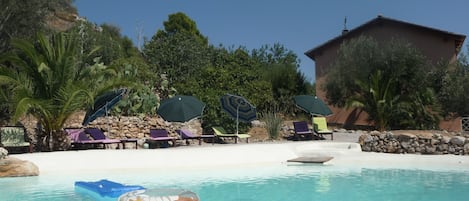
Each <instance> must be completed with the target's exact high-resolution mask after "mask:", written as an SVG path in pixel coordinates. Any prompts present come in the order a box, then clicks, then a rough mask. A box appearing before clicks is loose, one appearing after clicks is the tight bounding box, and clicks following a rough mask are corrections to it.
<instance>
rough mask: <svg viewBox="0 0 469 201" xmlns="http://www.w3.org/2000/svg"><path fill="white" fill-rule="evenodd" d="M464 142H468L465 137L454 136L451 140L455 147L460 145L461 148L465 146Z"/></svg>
mask: <svg viewBox="0 0 469 201" xmlns="http://www.w3.org/2000/svg"><path fill="white" fill-rule="evenodd" d="M464 141H466V138H465V137H462V136H454V137H452V138H451V140H450V141H449V142H450V143H451V144H454V145H459V146H463V145H464Z"/></svg>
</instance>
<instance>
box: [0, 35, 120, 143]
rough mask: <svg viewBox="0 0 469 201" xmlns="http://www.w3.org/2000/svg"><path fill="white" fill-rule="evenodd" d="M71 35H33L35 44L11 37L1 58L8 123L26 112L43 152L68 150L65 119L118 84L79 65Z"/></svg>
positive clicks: (100, 68)
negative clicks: (34, 124) (35, 123)
mask: <svg viewBox="0 0 469 201" xmlns="http://www.w3.org/2000/svg"><path fill="white" fill-rule="evenodd" d="M77 42H78V41H77V40H76V38H75V37H73V35H66V34H65V33H59V34H55V35H53V36H51V37H50V38H47V37H46V36H44V35H43V34H38V36H37V41H36V42H35V43H32V42H29V41H26V40H20V39H15V40H13V41H12V45H13V47H15V48H16V49H17V51H15V52H13V53H11V54H9V55H6V56H4V57H2V60H3V61H2V62H1V63H2V64H4V65H3V66H1V68H0V84H1V85H3V86H4V88H3V90H8V91H9V95H10V97H9V99H10V101H11V104H10V105H11V111H12V112H13V115H12V121H14V122H16V121H17V120H18V119H19V118H20V117H21V116H23V115H26V114H30V115H32V116H34V117H35V118H37V119H38V120H39V122H40V124H41V126H42V134H41V135H40V136H36V138H38V142H39V140H40V139H42V138H43V137H46V139H48V140H47V143H46V146H48V148H49V150H64V149H67V148H68V147H69V146H70V141H69V140H68V138H67V136H66V134H65V133H64V132H63V129H62V127H63V125H64V123H65V121H66V120H67V119H68V118H69V117H70V116H71V115H72V114H73V113H74V112H76V111H79V110H82V109H83V108H85V107H86V106H89V105H91V104H92V103H93V99H94V97H96V96H97V95H99V94H102V93H104V91H106V90H109V89H112V87H115V86H118V85H119V82H116V81H112V82H110V81H109V79H108V78H110V77H111V76H105V74H106V73H107V71H108V70H109V69H107V68H106V67H105V66H103V65H100V64H95V65H92V66H86V65H84V64H82V63H81V62H80V61H82V59H83V58H82V57H83V55H82V54H81V53H80V51H79V45H78V44H79V43H77Z"/></svg>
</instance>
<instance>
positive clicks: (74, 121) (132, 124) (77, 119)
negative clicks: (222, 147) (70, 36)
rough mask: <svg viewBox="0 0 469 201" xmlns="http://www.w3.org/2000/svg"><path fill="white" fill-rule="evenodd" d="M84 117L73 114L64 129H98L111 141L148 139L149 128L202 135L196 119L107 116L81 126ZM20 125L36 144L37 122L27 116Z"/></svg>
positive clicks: (80, 114)
mask: <svg viewBox="0 0 469 201" xmlns="http://www.w3.org/2000/svg"><path fill="white" fill-rule="evenodd" d="M84 116H85V112H78V113H76V114H74V115H73V116H72V117H70V118H69V120H68V121H67V122H66V123H65V125H64V128H85V127H95V128H100V129H101V130H103V131H104V133H105V135H106V136H107V137H108V138H111V139H128V138H138V139H144V138H146V137H149V135H150V128H165V129H167V130H168V132H169V135H170V136H173V137H177V133H176V129H180V128H185V129H189V130H190V131H192V132H193V133H199V134H200V133H202V126H201V122H200V120H198V119H195V120H192V121H189V122H186V123H184V124H183V123H178V122H166V121H164V120H163V119H162V118H160V117H149V116H143V117H137V116H129V117H127V116H108V117H98V118H97V119H96V120H94V121H93V122H91V123H90V124H89V125H87V126H83V125H82V121H83V119H84ZM21 123H22V125H23V126H24V127H25V128H26V131H27V134H28V135H29V137H30V139H31V142H32V143H33V144H37V139H36V136H37V135H38V133H37V132H38V131H37V129H36V128H37V120H36V119H35V118H33V117H30V116H29V117H25V118H23V119H21Z"/></svg>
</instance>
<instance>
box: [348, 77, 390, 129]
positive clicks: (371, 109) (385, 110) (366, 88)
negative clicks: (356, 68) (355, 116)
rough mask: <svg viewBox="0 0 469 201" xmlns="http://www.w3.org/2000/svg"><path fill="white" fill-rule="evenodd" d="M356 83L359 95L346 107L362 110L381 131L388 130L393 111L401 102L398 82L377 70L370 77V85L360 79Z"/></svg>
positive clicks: (351, 99) (349, 101) (352, 98)
mask: <svg viewBox="0 0 469 201" xmlns="http://www.w3.org/2000/svg"><path fill="white" fill-rule="evenodd" d="M355 83H356V84H357V86H358V88H359V89H358V93H357V94H356V95H354V96H353V97H351V98H350V99H348V100H347V104H346V106H347V107H348V108H350V107H356V108H361V109H362V110H363V111H365V112H366V113H367V114H368V115H369V119H370V120H372V121H374V123H375V126H376V127H377V128H378V129H379V130H380V131H383V130H385V129H386V128H388V127H389V121H390V120H391V118H392V117H393V116H392V114H393V110H395V108H396V106H397V103H398V102H399V94H398V93H397V92H396V90H395V89H396V86H395V85H396V82H395V81H394V80H393V79H392V78H391V77H390V76H388V75H386V74H385V73H383V72H382V71H381V70H376V71H375V72H374V73H371V74H370V76H369V77H368V83H366V82H363V80H359V79H356V80H355Z"/></svg>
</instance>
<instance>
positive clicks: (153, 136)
mask: <svg viewBox="0 0 469 201" xmlns="http://www.w3.org/2000/svg"><path fill="white" fill-rule="evenodd" d="M147 141H148V142H157V144H159V143H160V142H169V141H171V142H172V146H173V147H174V146H175V145H176V138H175V137H170V136H169V134H168V131H167V130H166V129H161V128H158V129H155V128H150V137H149V138H147Z"/></svg>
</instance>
